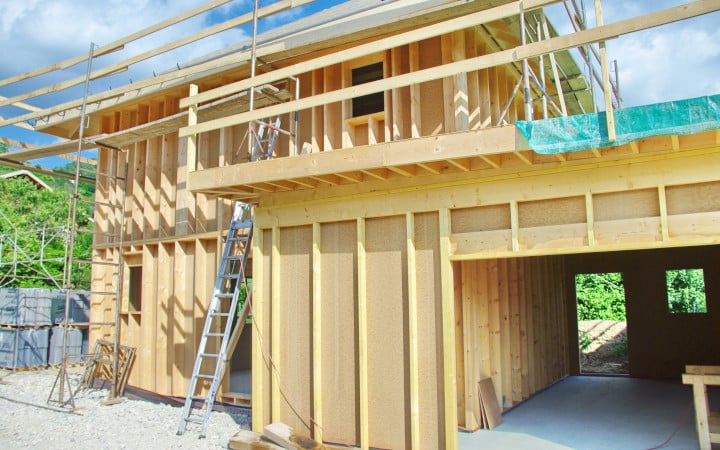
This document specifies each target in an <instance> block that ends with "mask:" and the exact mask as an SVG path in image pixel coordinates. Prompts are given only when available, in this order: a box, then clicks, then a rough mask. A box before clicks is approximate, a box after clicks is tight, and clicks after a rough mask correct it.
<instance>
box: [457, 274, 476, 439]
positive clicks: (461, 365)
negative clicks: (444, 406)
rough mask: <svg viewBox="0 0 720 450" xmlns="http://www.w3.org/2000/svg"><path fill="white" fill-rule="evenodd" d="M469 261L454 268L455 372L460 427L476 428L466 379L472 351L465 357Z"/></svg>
mask: <svg viewBox="0 0 720 450" xmlns="http://www.w3.org/2000/svg"><path fill="white" fill-rule="evenodd" d="M467 264H468V263H457V264H455V270H453V276H454V277H455V279H454V280H453V286H454V288H455V364H456V369H455V373H456V376H457V397H458V402H457V415H458V427H459V428H461V429H466V430H472V429H474V427H473V424H469V423H468V417H467V414H468V413H466V411H467V410H468V396H467V395H466V392H467V391H466V386H465V383H466V380H467V377H468V375H469V372H470V370H471V367H473V365H471V363H470V355H471V354H472V353H471V352H470V351H467V354H468V358H465V353H466V350H465V349H466V348H468V347H469V345H470V342H469V341H468V338H467V336H466V333H467V331H466V330H467V329H466V326H467V325H466V322H467V321H468V319H466V317H469V316H468V315H467V314H465V310H464V308H463V305H464V299H465V295H464V294H465V287H466V286H465V284H464V283H463V281H462V280H463V277H464V276H465V274H466V273H467V271H468V269H467V268H466V267H465V266H466V265H467Z"/></svg>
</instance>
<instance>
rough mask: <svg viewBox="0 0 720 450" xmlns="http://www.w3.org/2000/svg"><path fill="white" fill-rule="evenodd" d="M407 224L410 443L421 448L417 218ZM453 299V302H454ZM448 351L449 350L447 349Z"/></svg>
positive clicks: (407, 218)
mask: <svg viewBox="0 0 720 450" xmlns="http://www.w3.org/2000/svg"><path fill="white" fill-rule="evenodd" d="M405 218H406V223H407V232H406V241H407V271H408V278H407V283H408V286H407V289H408V333H409V334H410V336H409V341H410V442H411V446H412V448H420V446H421V442H420V387H419V384H420V380H419V377H420V373H419V356H418V293H417V264H416V258H415V216H414V214H413V213H412V212H408V213H406V215H405ZM454 301H455V300H454V297H453V302H454ZM446 351H447V349H446Z"/></svg>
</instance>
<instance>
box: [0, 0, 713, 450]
mask: <svg viewBox="0 0 720 450" xmlns="http://www.w3.org/2000/svg"><path fill="white" fill-rule="evenodd" d="M280 3H282V4H283V5H285V6H287V5H288V4H292V2H287V1H283V2H280ZM302 3H304V2H302ZM388 3H391V2H388ZM424 3H433V2H430V1H428V2H424ZM440 3H443V4H445V3H446V2H434V4H436V5H435V6H436V7H437V9H434V10H432V11H431V12H428V13H427V14H426V15H422V14H421V13H417V14H418V15H416V16H412V15H407V14H406V13H403V14H406V15H405V16H402V17H403V18H404V21H400V22H397V23H396V22H392V21H387V20H386V22H387V29H386V31H387V34H385V35H382V36H380V35H377V33H380V31H378V30H379V29H380V28H378V29H376V30H370V31H368V30H367V29H363V30H360V31H357V30H356V31H354V32H353V33H357V34H353V39H354V40H352V41H350V40H346V39H344V36H343V35H342V33H340V34H339V35H337V36H335V37H334V38H333V39H330V40H328V41H327V42H324V41H323V42H319V43H318V42H316V41H317V34H315V35H313V34H312V33H308V34H307V35H305V36H300V37H297V36H296V38H297V41H298V42H300V44H298V45H299V47H298V48H297V49H293V48H290V47H285V46H284V45H285V44H287V45H289V44H292V43H293V42H294V41H293V39H291V38H289V39H288V40H287V42H280V43H274V42H271V43H270V44H268V46H267V47H266V52H265V54H263V57H266V58H267V59H268V60H269V61H270V62H271V63H272V64H273V67H274V70H272V71H270V72H268V73H265V74H262V75H258V76H257V77H256V78H255V79H249V80H248V79H247V77H248V75H247V73H248V71H247V68H245V67H243V66H242V65H241V64H239V62H238V59H235V60H233V59H232V58H233V57H236V58H240V57H238V56H237V55H234V54H233V55H225V56H220V57H218V58H217V59H215V60H210V61H206V62H202V63H198V67H204V68H205V69H204V70H205V71H206V72H202V71H200V70H199V69H198V70H197V71H194V72H193V70H196V69H195V68H193V67H194V66H193V67H190V68H187V69H181V70H180V71H179V72H178V73H181V74H187V77H186V78H182V77H181V76H180V75H177V79H179V80H180V81H177V82H174V83H173V84H172V85H171V86H169V87H162V86H160V87H156V88H154V89H149V90H148V91H143V90H142V89H143V86H140V87H138V88H137V89H131V88H127V90H125V91H124V92H112V93H107V97H104V98H102V99H99V100H97V102H94V103H93V105H92V108H91V114H92V115H93V121H92V123H93V128H92V130H90V131H89V133H90V134H92V135H94V140H93V142H91V143H88V144H87V145H103V143H104V145H107V146H108V147H110V146H119V147H122V148H124V149H127V151H128V152H129V168H128V171H127V174H122V173H121V172H122V170H123V169H122V165H121V164H120V161H119V160H118V152H117V151H114V150H112V151H111V150H108V149H107V148H101V149H100V150H99V157H98V161H97V164H98V172H101V173H115V174H118V175H127V179H128V188H127V192H126V193H123V192H120V191H119V190H117V189H114V188H113V189H111V188H110V184H104V183H103V182H100V181H99V182H98V184H97V191H96V192H97V200H98V201H101V202H102V201H114V200H117V199H118V197H119V196H122V195H123V194H125V195H126V199H127V202H128V203H127V212H126V216H125V218H124V219H125V228H124V229H123V230H122V231H123V233H124V238H123V249H122V250H123V253H124V256H125V262H126V264H125V266H126V267H125V269H124V270H125V274H126V276H125V277H124V279H125V283H126V285H125V287H124V289H123V298H122V301H121V302H120V315H121V321H122V326H121V343H122V344H123V345H128V346H132V347H137V348H138V353H137V360H136V363H135V367H134V369H133V370H132V372H131V375H130V379H129V383H130V384H131V385H134V386H137V387H140V388H143V389H147V390H150V391H154V392H158V393H160V394H167V395H174V396H184V395H185V394H186V391H187V385H188V381H189V378H190V375H191V372H192V366H193V362H194V358H195V352H196V349H197V345H198V341H199V338H200V332H201V329H202V324H203V321H204V314H205V311H206V308H207V303H208V302H209V299H210V294H211V290H212V287H213V282H214V279H215V275H216V270H217V265H218V258H219V256H220V253H221V251H220V250H221V245H222V240H223V236H224V228H226V227H227V224H228V221H229V218H230V213H231V207H232V202H231V201H232V200H238V199H239V200H244V201H250V202H253V203H255V204H256V205H257V206H256V208H255V226H256V229H255V230H256V231H255V237H254V242H253V289H254V294H253V318H254V324H253V354H252V359H253V361H252V369H253V392H252V401H253V428H254V429H255V430H261V429H262V427H263V426H264V425H266V424H268V423H270V422H275V421H284V422H287V423H288V424H290V425H291V426H293V427H295V428H296V429H299V430H300V431H304V432H307V433H310V434H312V435H313V437H315V438H316V439H318V440H322V441H325V442H336V443H347V444H353V445H360V446H361V447H363V448H368V447H373V446H374V447H385V448H419V447H423V446H427V447H431V448H450V449H452V448H455V447H456V446H457V434H456V431H457V426H458V425H460V426H462V427H465V428H467V429H474V428H476V427H477V426H478V421H479V415H478V414H479V411H478V404H477V396H476V393H477V382H478V381H479V380H480V378H484V377H491V378H492V380H493V384H494V386H495V389H496V391H497V395H498V402H499V404H500V405H501V406H502V407H509V406H512V405H514V404H516V403H517V402H519V401H521V400H523V399H525V398H527V397H528V396H530V395H532V394H533V393H535V392H537V391H538V390H540V389H542V388H544V387H546V386H548V385H550V384H551V383H553V382H555V381H557V380H558V379H560V378H562V377H563V376H565V375H567V374H569V373H572V372H573V370H574V369H573V367H571V366H572V363H573V356H572V352H571V351H570V346H571V345H575V344H574V342H575V339H576V337H575V336H574V333H573V332H574V329H573V328H572V327H571V326H569V325H568V321H566V318H567V317H568V314H569V313H568V311H569V310H570V307H569V305H568V301H572V300H568V295H570V294H569V292H571V291H572V289H570V287H569V286H568V279H567V267H566V261H567V260H566V259H564V258H563V257H562V256H560V255H565V254H568V253H578V254H582V253H591V252H593V253H594V252H603V251H624V250H635V249H653V248H664V247H680V246H696V245H706V244H716V243H718V242H720V200H719V199H720V177H719V176H718V173H717V170H716V166H717V160H718V154H719V153H720V131H717V130H715V131H707V132H703V133H697V134H694V135H687V136H661V137H653V138H648V139H643V140H641V141H637V142H633V143H630V144H626V145H622V146H616V147H610V148H603V149H586V150H584V151H579V152H573V153H559V154H556V155H539V154H535V153H533V152H532V151H530V150H529V149H528V148H527V147H526V146H525V144H524V143H523V142H522V140H521V139H519V138H518V136H517V134H516V130H515V127H514V126H512V125H506V126H497V125H498V124H499V123H501V122H502V120H501V119H504V120H506V121H507V122H508V123H511V122H513V121H515V120H522V119H524V118H525V117H524V111H525V108H524V105H523V103H522V100H521V99H520V98H515V97H513V95H512V94H513V90H514V86H517V81H518V79H519V77H520V71H519V70H518V66H519V64H520V63H521V62H522V60H523V59H524V58H535V57H537V56H539V55H547V54H549V53H553V52H557V53H560V52H562V51H564V50H565V49H567V48H570V47H573V46H577V45H583V44H587V43H592V42H597V41H602V40H603V39H610V38H613V37H616V36H618V35H620V34H623V33H626V32H632V31H636V30H639V29H644V28H649V27H653V26H657V25H661V24H664V23H667V22H671V21H674V20H680V19H684V18H689V17H693V16H696V15H699V14H704V13H707V12H710V11H716V10H717V9H720V5H718V3H717V2H714V1H713V0H698V1H695V2H692V3H690V4H689V5H683V6H681V7H676V8H671V9H669V10H665V11H660V12H657V13H653V14H650V15H648V16H643V17H640V18H635V19H629V20H626V21H623V22H618V23H615V24H610V25H604V26H600V27H598V28H596V29H592V30H587V31H582V32H578V33H573V34H571V35H568V36H559V37H553V38H551V39H546V40H538V41H537V42H533V43H530V44H527V45H521V44H520V42H519V39H517V38H516V37H515V36H514V35H513V30H512V27H511V25H512V22H511V21H506V20H503V19H504V18H507V17H510V16H513V15H517V14H519V13H520V12H521V11H530V10H532V9H535V8H540V7H542V6H544V5H547V4H550V3H554V1H550V0H532V1H530V0H528V1H525V2H517V1H515V2H500V3H502V4H501V5H500V6H495V7H491V6H492V5H494V4H496V3H497V2H491V1H488V2H485V1H475V2H464V1H463V2H454V3H453V4H452V6H447V5H445V6H438V5H437V4H440ZM443 8H445V9H443ZM408 14H409V13H408ZM376 20H377V18H376ZM360 22H362V23H364V22H363V21H362V20H361V21H360ZM391 22H392V23H391ZM398 23H400V24H401V25H397V24H398ZM381 25H383V23H378V24H377V26H378V27H380V26H381ZM345 26H348V25H347V24H343V25H342V26H341V27H340V28H342V27H345ZM366 27H367V25H366ZM391 27H399V28H391ZM348 29H350V28H348ZM383 30H384V31H385V28H383ZM335 31H336V32H337V30H335ZM303 39H307V40H308V41H303ZM276 44H277V45H276ZM281 44H282V45H281ZM301 44H302V45H301ZM324 44H325V45H326V47H323V45H324ZM298 49H299V50H298ZM294 50H297V51H296V52H295V53H293V51H294ZM238 54H239V55H244V56H242V57H243V58H245V59H244V60H243V61H246V60H247V58H248V55H247V52H244V53H243V51H238ZM347 55H351V56H347ZM375 62H382V63H383V70H384V73H383V75H384V76H383V79H382V80H377V81H373V82H371V83H367V84H363V85H359V86H352V85H351V84H352V76H351V74H352V69H353V68H355V67H358V66H363V65H366V64H369V63H375ZM530 64H531V66H533V67H535V70H536V71H539V67H538V66H537V65H536V63H535V62H534V61H532V60H531V61H530ZM563 67H564V68H565V69H566V70H572V69H573V63H567V64H566V65H565V66H563ZM574 68H575V69H577V67H574ZM546 70H549V69H548V68H547V66H546ZM289 75H293V76H295V75H296V76H298V78H299V79H300V99H299V100H295V101H288V102H285V103H281V104H278V105H273V106H268V107H267V108H263V109H264V110H263V111H260V110H257V111H253V112H247V111H243V109H242V106H243V105H242V101H238V102H224V103H220V104H216V103H215V101H218V102H222V101H224V100H227V99H231V100H237V99H239V97H237V98H236V97H234V96H236V95H239V93H241V92H242V91H243V90H246V89H247V88H249V87H252V86H255V85H256V84H257V85H259V84H272V83H274V82H275V81H277V80H279V79H281V78H285V77H286V76H289ZM163 77H165V75H161V76H159V77H158V79H163V80H166V79H167V80H169V79H176V78H172V77H170V76H168V77H167V78H163ZM575 82H578V81H577V80H575ZM148 83H149V84H147V85H144V86H150V85H152V82H151V81H148ZM191 83H192V84H195V85H196V86H198V90H199V94H194V95H188V93H189V92H194V88H192V89H193V91H191V86H190V84H191ZM558 84H559V83H558ZM563 88H564V89H566V90H574V89H580V90H584V89H585V88H586V85H585V84H584V83H581V85H580V86H574V85H572V83H571V82H570V80H564V85H563ZM547 89H548V91H549V93H550V94H551V96H553V95H558V96H559V93H558V92H557V89H556V88H555V85H553V84H548V86H547ZM131 92H132V94H131ZM375 92H382V93H383V94H382V95H383V98H384V109H383V110H382V111H380V112H377V113H373V114H369V115H366V116H363V117H352V112H351V105H352V99H353V98H354V97H356V96H359V95H365V94H371V93H375ZM535 96H536V97H537V92H535ZM118 98H120V99H121V100H122V101H120V100H117V99H118ZM10 100H12V99H10ZM240 100H242V99H240ZM8 101H9V100H8ZM582 102H583V100H582V98H581V97H580V96H574V97H569V99H568V100H567V107H568V110H569V111H570V113H577V112H580V111H581V109H582V108H581V107H580V106H579V105H582ZM506 105H507V115H506V116H504V117H503V109H505V106H506ZM213 108H215V109H213ZM61 110H62V112H58V111H61ZM196 110H197V111H198V112H199V118H200V122H199V123H192V122H188V121H187V119H188V117H189V116H190V115H191V114H190V113H191V112H192V113H194V112H195V111H196ZM295 111H298V114H299V123H300V129H299V132H298V138H299V143H300V145H298V148H295V147H294V145H293V140H291V139H288V138H286V137H283V138H282V139H281V140H280V145H279V147H278V151H277V155H276V156H278V158H276V159H273V160H268V161H257V162H253V163H247V160H248V158H247V150H246V145H244V144H243V140H244V136H245V134H246V132H247V129H248V125H247V124H248V122H250V121H252V120H255V119H259V118H263V117H266V116H273V115H275V114H283V115H284V117H285V118H286V119H289V120H292V119H293V114H294V113H295ZM66 113H67V117H66V116H65V114H66ZM73 114H75V112H73V111H72V109H71V108H70V107H69V106H68V107H66V109H62V108H59V107H58V108H56V109H52V110H51V111H50V112H43V111H40V112H38V111H34V112H32V113H29V114H28V115H25V116H21V119H18V118H15V120H16V121H17V120H24V119H25V118H26V117H29V116H33V117H35V118H38V123H39V125H38V127H40V128H44V129H46V130H51V131H54V132H56V133H58V134H62V135H65V136H66V137H73V133H75V130H76V129H77V126H76V125H77V123H76V122H73V121H72V119H73ZM203 114H204V116H203ZM548 114H549V115H552V112H549V113H548ZM6 122H7V121H4V120H0V124H7V123H6ZM185 125H187V126H185ZM71 144H72V145H71ZM73 145H77V142H74V143H72V142H70V143H63V144H62V145H60V146H55V147H53V148H51V149H43V150H38V151H35V152H34V153H29V152H27V153H23V152H16V155H13V157H15V158H21V157H23V156H25V157H27V155H30V154H32V155H44V154H46V153H43V152H49V151H50V152H59V151H60V150H58V148H59V147H62V146H69V147H70V148H72V147H73ZM63 148H64V147H63ZM66 151H68V150H66ZM36 157H37V156H36ZM121 219H122V218H121V217H118V216H117V215H113V216H108V214H106V213H105V214H104V213H103V212H102V211H100V210H98V212H97V213H96V217H95V223H96V226H97V227H98V239H97V240H96V242H95V246H94V252H95V255H94V257H95V258H96V259H98V260H104V259H112V258H111V257H112V256H114V255H116V254H117V253H118V252H119V251H120V248H119V246H118V245H117V242H112V241H107V240H104V239H103V238H102V235H103V234H104V233H105V232H108V233H109V232H112V231H114V230H117V229H118V227H120V223H121ZM115 275H116V274H113V273H111V271H109V270H101V269H94V270H93V274H92V276H93V279H92V282H93V290H97V291H102V290H103V289H102V288H103V287H108V285H110V284H111V283H112V280H113V279H114V278H115ZM105 290H108V289H105ZM138 294H139V295H140V300H139V299H138ZM138 306H139V307H138ZM91 314H92V320H93V321H112V318H113V317H114V305H113V304H112V302H111V301H109V299H103V298H98V299H94V301H93V303H92V310H91ZM112 332H113V330H112V329H111V328H110V327H93V329H92V330H91V337H90V338H91V339H97V338H100V337H109V336H110V335H111V334H112ZM227 387H228V386H227V384H226V385H225V386H224V388H225V390H227Z"/></svg>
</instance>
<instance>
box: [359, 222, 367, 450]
mask: <svg viewBox="0 0 720 450" xmlns="http://www.w3.org/2000/svg"><path fill="white" fill-rule="evenodd" d="M357 271H358V359H359V360H360V361H358V368H359V372H360V376H359V384H360V386H359V391H360V448H362V449H363V450H365V449H368V448H369V446H370V433H369V430H368V423H369V413H368V407H369V405H368V348H367V341H368V338H367V258H366V252H365V219H364V218H363V217H359V218H358V219H357Z"/></svg>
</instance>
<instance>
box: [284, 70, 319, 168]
mask: <svg viewBox="0 0 720 450" xmlns="http://www.w3.org/2000/svg"><path fill="white" fill-rule="evenodd" d="M313 74H314V72H307V73H304V74H301V75H300V76H299V78H300V98H305V97H310V96H311V95H312V94H313ZM314 110H315V108H308V109H303V110H301V111H298V130H297V136H298V139H297V141H298V148H297V149H296V154H300V151H301V150H302V147H303V143H306V142H307V143H308V144H311V145H312V140H313V116H314ZM291 118H292V120H295V119H294V117H292V116H291ZM288 125H290V124H289V122H288Z"/></svg>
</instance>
